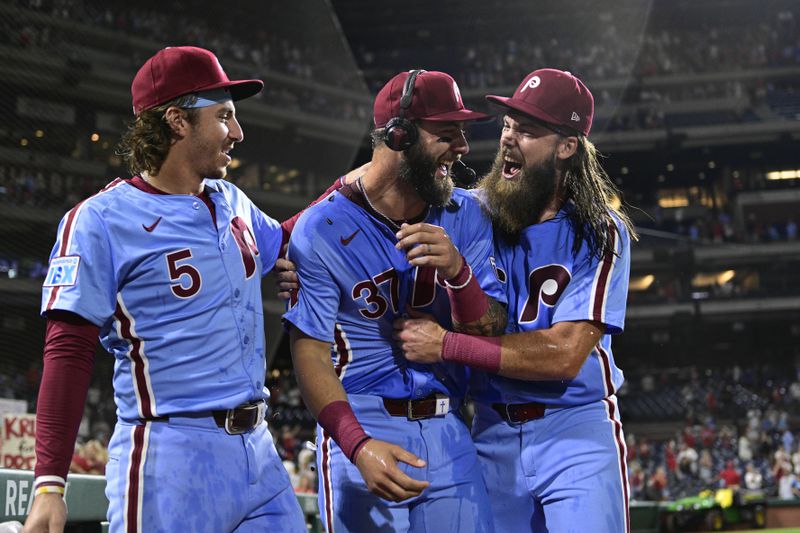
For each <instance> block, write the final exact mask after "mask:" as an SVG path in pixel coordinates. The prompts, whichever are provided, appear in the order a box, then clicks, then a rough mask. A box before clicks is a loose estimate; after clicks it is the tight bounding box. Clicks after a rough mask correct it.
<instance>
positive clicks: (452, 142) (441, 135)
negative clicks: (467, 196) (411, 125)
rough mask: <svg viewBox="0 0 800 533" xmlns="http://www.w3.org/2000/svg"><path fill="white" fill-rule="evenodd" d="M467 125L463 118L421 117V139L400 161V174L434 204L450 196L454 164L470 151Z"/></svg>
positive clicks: (444, 201)
mask: <svg viewBox="0 0 800 533" xmlns="http://www.w3.org/2000/svg"><path fill="white" fill-rule="evenodd" d="M463 127H464V123H463V122H436V121H431V120H421V121H419V122H418V123H417V128H418V130H419V140H418V141H417V142H416V144H414V145H413V146H412V147H411V148H409V149H408V150H406V151H405V153H404V157H403V158H402V159H401V161H400V171H399V174H400V178H401V179H402V180H404V181H406V182H407V183H409V184H410V185H411V186H412V187H413V188H414V190H415V191H416V192H417V194H419V196H420V198H422V200H423V201H424V202H426V203H428V204H430V205H437V206H438V205H444V204H446V203H447V202H448V201H449V200H450V195H451V194H452V192H453V186H454V185H453V179H452V177H451V175H450V168H451V167H452V165H453V163H454V162H455V161H456V160H457V159H458V157H459V156H463V155H466V154H467V153H468V152H469V145H468V144H467V139H466V138H465V137H464V130H463Z"/></svg>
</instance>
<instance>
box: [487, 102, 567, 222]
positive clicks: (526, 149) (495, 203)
mask: <svg viewBox="0 0 800 533" xmlns="http://www.w3.org/2000/svg"><path fill="white" fill-rule="evenodd" d="M561 139H562V137H561V136H560V135H559V134H557V133H555V132H553V131H551V130H549V129H547V128H546V127H545V126H543V125H541V124H540V123H538V122H537V121H535V120H533V119H530V118H527V117H525V116H523V115H517V114H509V115H507V116H506V117H504V119H503V133H502V136H501V137H500V149H499V150H498V151H497V156H496V157H495V161H494V164H493V165H492V169H491V170H490V171H489V173H488V174H487V175H486V176H485V177H484V178H483V180H482V181H481V187H482V188H483V189H484V191H485V193H486V200H487V202H488V203H489V208H490V210H491V213H492V219H493V220H492V221H493V223H494V225H495V227H496V228H498V229H500V230H501V231H503V232H504V233H506V234H508V235H510V236H512V237H513V236H516V235H518V234H519V232H520V231H522V229H524V228H525V227H527V226H530V225H531V224H536V223H537V222H540V219H541V217H542V214H543V212H544V211H545V209H546V208H547V207H548V206H549V205H550V204H551V203H552V201H553V199H554V197H555V194H556V189H557V183H558V176H559V173H558V172H557V170H556V164H557V163H556V162H557V160H558V155H557V151H558V148H559V142H560V141H561Z"/></svg>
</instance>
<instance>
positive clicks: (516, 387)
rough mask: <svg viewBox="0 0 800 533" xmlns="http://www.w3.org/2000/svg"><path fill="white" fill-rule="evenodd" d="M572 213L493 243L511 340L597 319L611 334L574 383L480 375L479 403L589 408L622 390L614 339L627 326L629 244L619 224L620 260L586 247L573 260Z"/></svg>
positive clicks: (476, 378) (475, 390)
mask: <svg viewBox="0 0 800 533" xmlns="http://www.w3.org/2000/svg"><path fill="white" fill-rule="evenodd" d="M571 209H572V205H571V204H566V205H565V206H564V207H563V208H562V209H561V211H559V212H558V214H557V215H556V216H555V217H554V218H553V219H551V220H548V221H546V222H543V223H541V224H534V225H532V226H528V227H527V228H525V229H524V230H523V232H522V234H521V236H520V237H519V239H518V241H517V242H515V243H509V242H508V241H504V240H503V239H502V238H500V237H499V236H498V237H497V238H496V239H495V255H496V261H497V271H498V276H499V277H500V279H501V281H503V282H504V286H505V289H506V296H507V298H508V302H509V304H508V328H507V333H515V332H520V331H531V330H540V329H548V328H550V327H551V326H552V325H553V324H556V323H558V322H564V321H577V320H591V321H597V322H601V323H603V324H604V325H605V328H606V330H605V334H604V335H603V336H602V338H601V340H600V342H599V343H598V344H597V346H596V347H595V348H594V349H593V350H592V352H591V353H590V354H589V357H588V358H587V360H586V362H585V363H584V365H583V367H582V368H581V370H580V372H579V373H578V375H577V377H576V378H575V379H573V380H570V381H521V380H516V379H511V378H505V377H501V376H498V375H495V374H486V373H483V372H474V373H473V383H472V391H471V393H472V396H473V397H474V398H475V399H476V400H478V401H481V402H484V403H496V402H497V403H527V402H540V403H544V404H547V405H550V406H553V407H556V406H572V405H583V404H587V403H590V402H593V401H596V400H600V399H602V398H606V397H608V396H609V395H611V394H614V393H615V392H616V391H617V390H618V389H619V387H620V386H621V385H622V382H623V374H622V371H621V370H620V369H619V368H617V366H616V364H615V363H614V356H613V353H612V351H611V336H612V334H615V333H620V332H621V331H622V330H623V327H624V323H625V302H626V298H627V294H628V277H629V270H630V238H629V235H628V232H627V231H626V229H625V227H624V226H623V225H622V224H621V223H620V222H619V220H617V219H616V218H615V219H614V220H615V223H616V226H617V228H618V229H619V232H620V233H616V232H614V241H613V244H614V249H615V250H616V255H614V254H606V255H605V256H604V257H602V258H601V259H598V258H597V257H596V256H594V257H592V256H590V254H589V248H588V245H587V244H586V241H585V240H584V242H583V243H582V245H581V247H580V249H579V250H578V253H577V254H574V253H573V251H572V245H573V242H574V239H575V234H574V231H573V229H572V226H571V224H570V222H569V219H568V213H569V211H570V210H571Z"/></svg>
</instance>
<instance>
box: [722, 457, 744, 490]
mask: <svg viewBox="0 0 800 533" xmlns="http://www.w3.org/2000/svg"><path fill="white" fill-rule="evenodd" d="M719 478H720V481H721V482H722V486H723V487H724V488H729V489H738V488H739V486H740V485H741V482H742V476H741V475H740V474H739V471H738V470H736V467H734V465H733V461H728V462H727V463H725V469H724V470H723V471H722V472H720V473H719Z"/></svg>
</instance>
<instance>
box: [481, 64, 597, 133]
mask: <svg viewBox="0 0 800 533" xmlns="http://www.w3.org/2000/svg"><path fill="white" fill-rule="evenodd" d="M486 99H487V100H489V101H490V102H492V103H493V104H497V105H500V106H503V107H507V108H509V109H514V110H515V111H519V112H520V113H522V114H524V115H528V116H531V117H534V118H538V119H539V120H543V121H544V122H547V123H549V124H553V125H555V126H560V127H562V128H566V129H567V130H568V131H575V132H578V133H581V134H583V135H589V130H591V129H592V117H593V116H594V98H593V97H592V93H590V92H589V89H587V88H586V85H584V84H583V82H582V81H581V80H579V79H578V78H576V77H575V76H573V75H572V74H570V73H569V72H564V71H563V70H556V69H552V68H541V69H539V70H534V71H533V72H531V73H530V74H528V75H527V76H525V79H524V80H522V83H520V84H519V87H517V90H516V91H514V95H513V96H511V98H506V97H503V96H494V95H488V96H487V97H486Z"/></svg>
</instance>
